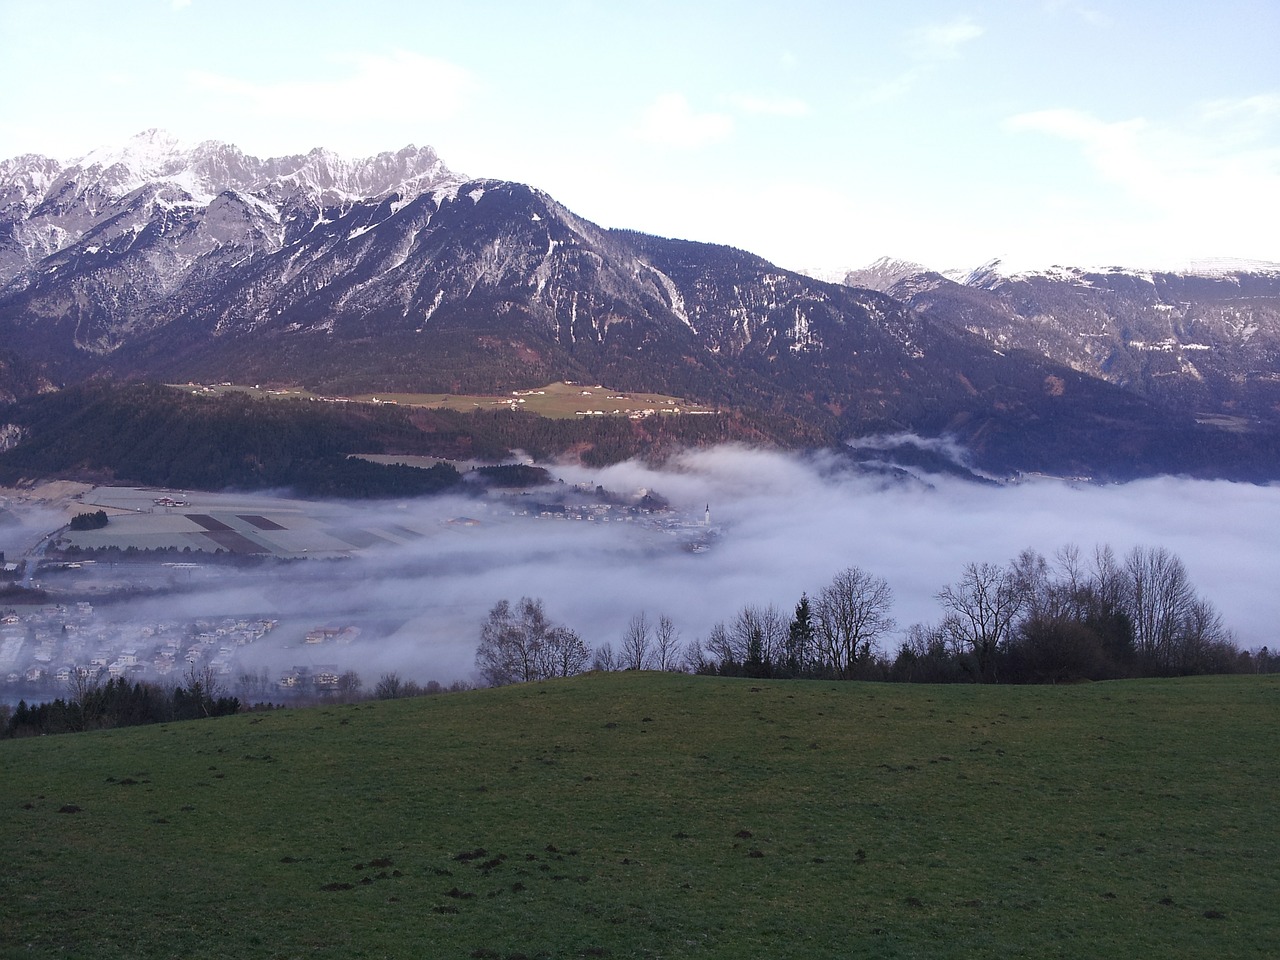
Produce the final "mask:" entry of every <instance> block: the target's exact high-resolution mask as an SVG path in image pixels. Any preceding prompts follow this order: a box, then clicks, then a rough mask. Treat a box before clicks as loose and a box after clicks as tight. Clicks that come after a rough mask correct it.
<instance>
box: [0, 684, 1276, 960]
mask: <svg viewBox="0 0 1280 960" xmlns="http://www.w3.org/2000/svg"><path fill="white" fill-rule="evenodd" d="M1278 719H1280V678H1275V677H1261V678H1257V677H1228V678H1212V679H1195V680H1181V681H1136V682H1125V683H1105V684H1093V685H1086V686H1073V687H1038V688H1031V687H1023V688H982V687H961V686H955V687H926V686H885V685H878V684H861V683H850V684H835V683H813V682H767V681H742V680H721V679H715V678H700V677H681V676H666V675H655V674H614V675H593V676H587V677H581V678H577V679H574V680H569V681H560V682H554V683H547V684H538V685H529V686H522V687H509V688H505V689H501V690H490V691H478V692H475V693H469V694H456V695H449V696H443V697H435V698H430V699H422V700H411V701H392V702H381V703H368V704H359V705H353V706H334V707H331V708H316V709H311V710H294V711H283V712H278V713H267V714H256V715H242V716H236V717H230V718H225V719H222V720H207V721H199V722H194V723H187V724H173V725H169V726H165V727H152V728H137V729H131V730H120V731H108V732H105V733H97V734H82V735H77V736H63V737H51V738H47V739H43V740H40V741H17V742H4V743H0V816H2V817H3V820H0V944H3V946H2V947H0V957H6V958H8V957H51V956H73V957H80V956H83V957H105V958H110V957H184V958H188V957H233V956H235V957H238V956H244V957H249V956H252V957H303V956H306V957H333V958H339V957H343V958H345V957H433V958H434V957H470V956H476V957H503V958H507V957H515V956H521V955H523V956H526V957H536V956H546V957H581V956H609V957H861V956H866V957H929V958H934V957H992V958H996V957H999V958H1007V957H1103V956H1116V957H1162V958H1169V957H1204V958H1211V957H1212V958H1224V957H1260V958H1261V957H1274V956H1277V955H1280V924H1277V916H1280V913H1278V910H1280V907H1278V905H1280V866H1278V864H1280V827H1278V825H1277V824H1278V821H1277V809H1280V804H1278V803H1277V801H1280V753H1278V752H1277V750H1276V742H1277V741H1276V721H1277V720H1278ZM130 781H135V782H130ZM67 804H73V805H75V806H78V807H79V808H81V809H80V812H78V813H60V812H59V810H60V809H61V808H63V807H64V805H67ZM477 851H483V852H477ZM460 854H465V855H466V857H467V858H463V859H459V855H460ZM468 858H469V859H468Z"/></svg>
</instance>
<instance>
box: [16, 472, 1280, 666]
mask: <svg viewBox="0 0 1280 960" xmlns="http://www.w3.org/2000/svg"><path fill="white" fill-rule="evenodd" d="M552 473H553V475H554V476H555V477H557V478H558V479H562V480H563V481H564V482H565V483H566V484H590V485H591V486H593V487H594V486H595V485H601V486H603V487H605V488H606V489H609V490H613V491H617V492H619V493H634V492H635V491H637V490H638V489H640V488H645V489H648V490H651V491H656V492H657V493H660V494H661V495H662V496H663V497H665V498H666V499H667V500H668V501H669V502H670V504H671V507H672V509H673V510H674V511H676V512H677V513H683V514H685V515H687V516H688V517H689V518H690V521H691V522H693V521H696V520H701V519H702V518H703V516H704V511H705V509H706V508H707V507H708V506H709V507H710V511H711V527H712V529H713V530H715V531H716V536H715V538H714V539H713V541H712V543H711V546H710V549H708V550H706V551H705V552H691V551H689V550H687V549H682V547H681V544H680V542H679V540H678V539H677V538H676V537H674V536H673V535H672V534H671V533H668V532H664V531H661V530H657V529H653V528H650V527H647V526H644V525H641V524H633V523H620V522H619V523H598V522H584V521H574V520H568V519H537V518H533V517H515V516H511V509H510V505H511V504H512V503H516V504H518V503H519V502H520V497H519V496H518V495H516V496H513V497H511V498H508V499H502V498H498V497H491V498H489V499H488V500H477V499H472V498H460V497H444V498H432V499H427V500H421V501H408V502H399V503H393V504H379V505H368V504H350V503H336V504H323V505H312V506H311V507H309V508H308V509H314V510H319V511H323V512H325V513H326V514H327V515H328V516H329V517H330V518H331V519H332V520H333V522H339V521H340V522H343V523H346V524H349V525H352V526H360V527H362V528H364V529H376V528H380V527H381V528H386V527H390V526H394V527H395V528H396V529H399V530H405V531H413V532H414V533H415V536H414V537H412V538H410V539H409V540H408V542H405V543H399V544H391V543H383V544H381V545H378V546H370V547H368V548H365V549H361V550H357V551H354V552H353V553H354V555H353V556H351V557H350V558H347V559H331V560H303V561H294V562H288V563H278V562H267V563H265V564H263V565H260V566H255V567H251V568H248V569H235V568H222V567H217V566H213V565H208V566H206V565H201V566H200V567H199V569H197V570H195V571H191V572H189V573H185V574H182V575H177V574H174V575H170V576H171V586H172V589H173V592H171V593H164V594H160V595H157V596H153V597H149V598H143V599H138V600H129V601H127V602H116V603H110V604H108V603H103V604H100V605H98V610H97V615H98V616H100V617H101V618H103V619H105V620H107V621H109V622H110V623H111V624H112V626H113V630H114V632H115V634H116V635H118V636H119V637H120V638H121V641H120V642H121V643H124V642H128V641H129V639H130V638H131V637H133V638H136V637H137V636H138V634H139V631H140V629H141V627H142V625H144V624H148V623H154V622H157V621H165V620H170V621H172V620H183V621H193V620H196V619H199V618H211V617H227V616H243V617H271V618H277V619H279V620H280V621H281V627H280V628H279V629H277V630H275V631H272V632H271V633H270V634H268V635H267V636H266V637H264V638H263V639H262V640H261V641H259V642H257V643H254V644H252V645H249V646H245V647H242V648H238V649H237V651H236V657H237V661H238V664H237V669H238V670H242V671H244V672H255V671H265V672H266V673H267V674H268V675H269V676H271V677H273V678H278V677H279V676H280V674H281V672H282V671H285V670H288V669H290V668H292V667H296V666H308V667H315V666H317V665H319V664H323V665H326V666H335V667H337V668H339V669H342V670H346V669H354V670H356V671H357V672H359V673H360V675H361V676H362V678H363V679H364V681H365V685H366V689H367V688H369V687H371V686H372V685H373V683H374V682H375V681H376V680H377V678H378V676H379V675H380V674H382V673H385V672H391V671H395V672H397V673H398V674H399V675H400V676H401V677H404V678H406V679H414V680H417V681H418V682H426V681H429V680H437V681H440V682H441V683H445V684H447V683H450V682H452V681H455V680H473V679H474V678H475V669H474V662H473V660H474V652H475V646H476V643H477V641H478V638H479V631H480V626H481V623H482V622H483V620H484V618H485V616H486V614H487V612H488V610H489V608H490V607H492V606H493V604H494V603H496V602H497V601H499V600H501V599H504V598H506V599H510V600H512V601H514V600H516V599H518V598H519V597H521V596H530V597H536V598H541V599H542V600H543V602H544V604H545V607H546V611H547V613H548V615H549V616H550V617H551V618H552V619H553V620H555V621H556V622H558V623H562V624H564V625H566V626H569V627H571V628H572V629H574V630H576V631H578V633H579V634H580V635H581V636H582V637H583V639H584V640H585V641H586V643H587V644H588V645H589V646H592V647H598V646H600V645H602V644H605V643H610V644H612V645H613V646H614V647H615V649H616V648H617V647H618V646H619V644H620V640H621V637H622V634H623V631H624V628H625V627H626V624H627V621H628V620H629V618H630V617H631V616H632V615H633V614H634V613H637V612H640V611H644V612H646V613H647V614H648V615H649V617H650V620H651V621H655V620H656V619H657V617H658V616H660V615H663V614H665V615H667V616H670V617H671V618H672V620H673V621H674V622H675V625H676V627H677V629H678V630H679V631H680V635H681V639H682V641H683V642H688V641H691V640H695V639H702V638H705V637H706V636H707V633H708V632H709V631H710V629H711V627H712V626H713V625H714V624H715V623H716V622H717V621H719V620H728V619H730V618H732V617H733V615H734V614H735V613H736V612H737V611H738V609H739V608H741V607H742V606H743V605H744V604H749V603H750V604H760V605H764V604H770V603H772V604H776V605H777V606H778V608H779V609H780V610H782V611H783V612H784V613H785V614H788V615H789V614H790V613H791V611H792V610H793V609H794V607H795V604H796V602H797V601H798V600H799V598H800V595H801V594H802V593H805V592H807V593H808V594H810V595H811V596H812V595H813V594H815V593H816V592H817V591H819V590H820V589H821V588H822V587H823V586H824V585H826V584H827V583H828V582H829V581H830V580H831V578H832V577H833V576H834V575H835V574H836V573H837V572H838V571H839V570H841V569H843V568H845V567H848V566H855V565H856V566H859V567H862V568H864V569H865V570H867V571H869V572H871V573H873V574H876V575H878V576H881V577H884V578H885V579H886V580H887V581H888V582H889V584H890V586H891V587H892V589H893V591H894V595H895V599H896V602H895V604H894V609H893V611H892V612H893V616H894V617H895V619H896V620H897V622H898V625H899V629H898V632H897V633H896V634H895V635H894V636H892V637H890V639H889V641H888V643H887V644H886V647H887V650H888V651H889V652H892V650H893V649H895V648H896V646H897V643H898V640H899V638H900V637H901V636H902V635H903V634H904V633H905V631H906V629H907V628H908V627H909V626H910V625H911V624H913V623H917V622H919V623H933V622H936V621H937V620H938V619H940V617H941V611H940V608H939V607H938V604H937V602H936V601H935V599H934V597H935V595H936V593H937V592H938V590H939V589H941V588H942V587H943V586H944V585H946V584H947V583H950V582H952V581H954V580H956V579H958V578H959V576H960V573H961V571H962V568H963V567H964V565H965V564H966V563H969V562H982V561H991V562H995V563H1005V562H1007V561H1009V560H1010V559H1012V558H1013V557H1014V556H1015V555H1016V554H1017V553H1018V552H1019V551H1021V550H1023V549H1024V548H1032V549H1035V550H1038V551H1040V552H1042V553H1044V554H1045V555H1046V556H1048V557H1050V558H1051V559H1052V556H1053V554H1054V552H1055V551H1056V550H1058V549H1059V548H1060V547H1062V546H1064V545H1066V544H1076V545H1078V546H1079V547H1080V548H1081V551H1082V553H1084V554H1085V555H1086V556H1087V555H1088V554H1089V553H1090V552H1091V551H1092V550H1093V548H1094V546H1095V545H1099V544H1109V545H1111V546H1112V547H1113V548H1114V549H1115V550H1116V551H1117V553H1120V554H1123V553H1124V552H1125V551H1127V550H1129V549H1130V548H1131V547H1134V546H1138V545H1146V546H1164V547H1166V548H1168V549H1169V550H1171V551H1173V552H1174V553H1176V554H1178V555H1179V556H1180V557H1181V558H1182V560H1183V562H1184V563H1185V565H1186V567H1187V570H1188V572H1189V574H1190V577H1191V580H1192V583H1193V584H1194V586H1195V588H1196V589H1197V591H1198V592H1199V593H1200V594H1201V596H1203V597H1205V598H1206V599H1208V600H1209V601H1210V602H1211V603H1212V604H1213V605H1214V606H1215V607H1216V608H1217V609H1218V610H1219V611H1220V612H1221V613H1222V615H1223V618H1224V620H1225V621H1226V624H1227V626H1228V627H1229V628H1231V629H1232V630H1233V631H1234V632H1235V634H1236V636H1237V639H1238V640H1239V642H1240V643H1241V644H1242V645H1243V646H1245V647H1250V648H1257V647H1260V646H1263V645H1269V646H1272V647H1274V646H1275V645H1276V640H1275V636H1274V629H1275V627H1274V625H1275V624H1276V623H1277V622H1280V592H1278V591H1277V590H1276V588H1275V585H1276V583H1277V582H1280V551H1277V550H1276V549H1275V547H1274V544H1273V542H1272V536H1273V533H1274V531H1275V530H1277V529H1280V489H1278V488H1277V487H1275V486H1251V485H1245V484H1234V483H1228V482H1207V481H1193V480H1184V479H1178V478H1170V477H1165V478H1159V479H1152V480H1144V481H1139V482H1134V483H1129V484H1124V485H1110V486H1098V485H1085V484H1070V483H1065V482H1060V481H1051V480H1037V481H1030V482H1025V483H1021V484H1018V485H1012V486H995V485H985V484H974V483H968V482H965V481H962V480H957V479H951V478H943V477H936V476H931V477H924V478H915V479H907V480H903V479H901V478H892V479H891V478H887V477H885V476H883V475H882V476H874V475H867V474H866V473H863V472H861V471H858V470H856V469H855V468H853V467H851V466H850V465H849V464H848V462H847V461H844V460H842V459H840V458H838V457H836V456H833V455H814V456H808V457H802V456H795V455H788V454H781V453H776V452H765V451H760V450H754V449H747V448H742V447H720V448H717V449H712V450H705V451H691V452H687V453H685V454H683V455H682V456H679V457H678V458H676V459H674V460H672V461H670V462H669V463H668V465H667V466H665V467H664V468H662V469H660V470H659V469H654V468H651V467H646V466H644V465H642V464H639V463H625V464H621V465H618V466H614V467H609V468H606V469H602V470H590V469H587V468H583V467H580V466H569V465H563V466H558V467H555V468H553V470H552ZM211 496H214V497H216V496H219V495H211ZM530 496H531V497H534V498H536V496H537V494H536V492H535V493H534V494H531V495H530ZM280 503H281V504H282V509H283V508H284V505H287V504H289V503H290V501H287V500H281V501H280ZM293 503H296V501H293ZM459 517H468V518H474V519H475V520H478V521H479V522H478V523H477V524H474V525H461V524H457V523H453V524H451V523H448V522H447V521H449V520H451V519H455V518H459ZM334 518H337V519H334ZM24 521H25V524H26V525H25V526H24V527H23V528H21V529H20V531H15V530H14V529H10V530H9V531H8V532H7V533H6V532H4V531H0V540H4V541H6V542H9V541H12V540H13V539H14V538H15V537H16V536H17V535H18V533H20V534H21V536H22V537H23V538H26V539H28V540H29V539H30V538H31V537H32V536H37V537H38V535H39V533H40V532H41V523H49V522H50V521H49V517H48V516H40V517H31V516H28V517H25V518H24ZM58 522H59V523H60V522H62V521H60V520H59V521H58ZM52 526H56V524H52V525H51V526H45V527H44V528H43V532H48V530H49V529H52ZM0 548H3V543H0ZM324 624H333V625H345V624H355V625H357V626H359V629H360V634H359V636H358V637H357V638H356V639H355V640H354V641H353V642H350V643H346V644H324V645H318V646H311V645H305V644H303V643H302V640H301V638H302V635H303V634H304V633H305V632H306V630H308V629H311V628H314V627H316V626H319V625H324Z"/></svg>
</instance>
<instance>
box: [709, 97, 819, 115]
mask: <svg viewBox="0 0 1280 960" xmlns="http://www.w3.org/2000/svg"><path fill="white" fill-rule="evenodd" d="M729 102H730V103H731V104H732V105H733V106H734V107H735V108H736V109H738V110H740V111H742V112H743V113H748V114H755V115H760V116H769V117H806V116H808V115H809V114H810V113H812V112H813V108H812V107H810V106H809V104H808V103H807V102H805V101H804V100H801V99H799V98H798V97H753V96H747V95H739V96H734V97H730V98H729Z"/></svg>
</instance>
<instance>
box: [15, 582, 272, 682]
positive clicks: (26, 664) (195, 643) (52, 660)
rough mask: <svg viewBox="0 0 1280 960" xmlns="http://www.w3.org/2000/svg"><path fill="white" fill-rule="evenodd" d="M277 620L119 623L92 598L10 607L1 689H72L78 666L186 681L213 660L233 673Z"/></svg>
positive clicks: (218, 672)
mask: <svg viewBox="0 0 1280 960" xmlns="http://www.w3.org/2000/svg"><path fill="white" fill-rule="evenodd" d="M277 625H278V621H276V620H272V619H257V620H253V619H245V618H239V617H221V618H207V619H199V620H194V621H190V622H183V621H179V620H162V621H156V622H151V623H128V624H119V623H114V622H112V621H111V620H109V619H107V618H105V617H103V616H101V615H100V614H99V613H98V612H97V611H96V610H95V609H94V606H93V604H92V603H89V602H86V601H78V602H74V603H50V604H44V605H40V606H35V607H30V606H25V607H21V608H18V607H9V608H5V609H4V610H3V612H2V613H0V697H2V698H3V699H4V700H6V701H13V702H16V701H17V700H18V699H22V698H25V699H27V700H40V699H50V698H53V697H59V696H64V695H65V694H66V692H67V687H68V684H69V683H70V682H71V680H72V679H73V677H74V676H75V673H76V671H88V673H89V675H91V676H93V677H95V678H97V677H101V678H103V679H106V678H111V679H115V678H121V679H124V680H127V681H151V682H154V681H160V682H165V681H168V680H174V681H178V682H180V681H181V680H182V678H183V677H184V676H185V675H187V674H188V673H189V672H191V671H192V670H195V671H197V672H199V671H203V670H204V669H205V668H209V669H211V670H212V672H213V675H215V676H221V677H230V676H231V675H232V674H233V673H234V671H235V669H236V654H237V651H238V650H239V649H240V648H243V647H246V646H248V645H250V644H253V643H257V642H258V641H260V640H261V639H262V638H263V637H265V636H266V635H267V634H269V633H270V632H271V631H272V630H274V629H275V628H276V627H277Z"/></svg>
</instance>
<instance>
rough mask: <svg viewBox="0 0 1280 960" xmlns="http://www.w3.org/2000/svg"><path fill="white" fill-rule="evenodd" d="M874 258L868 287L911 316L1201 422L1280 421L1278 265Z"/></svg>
mask: <svg viewBox="0 0 1280 960" xmlns="http://www.w3.org/2000/svg"><path fill="white" fill-rule="evenodd" d="M885 263H886V261H878V262H877V263H876V264H873V265H872V266H871V267H869V268H867V269H865V270H859V271H850V272H849V273H848V274H846V277H845V282H846V283H849V284H852V285H855V286H865V285H874V286H875V288H876V289H880V290H883V291H885V292H887V293H889V294H890V295H891V296H894V297H897V298H899V299H901V300H902V301H903V302H905V303H907V304H909V305H910V306H911V307H912V308H913V309H914V310H915V311H916V312H917V313H918V314H920V315H921V316H924V317H928V318H930V319H932V320H934V321H936V322H941V323H946V324H950V325H952V326H954V327H956V328H959V329H963V330H967V331H969V332H971V333H974V334H976V335H978V336H981V337H983V338H984V339H985V340H987V341H988V342H990V343H992V344H993V345H994V346H997V347H998V348H1000V349H1003V350H1025V351H1030V352H1033V353H1036V354H1039V355H1041V356H1045V357H1049V358H1051V359H1053V360H1056V361H1058V362H1060V363H1064V364H1066V365H1068V366H1070V367H1072V368H1073V369H1075V370H1079V371H1081V372H1084V373H1087V374H1089V375H1091V376H1095V377H1099V378H1101V379H1105V380H1108V381H1110V382H1112V383H1115V384H1118V385H1121V386H1123V387H1125V388H1126V389H1130V390H1133V391H1135V392H1137V393H1139V394H1142V395H1144V396H1148V397H1151V398H1153V399H1156V400H1158V401H1160V402H1161V403H1164V404H1168V405H1170V406H1172V407H1173V408H1175V409H1178V410H1181V411H1185V412H1187V413H1190V414H1193V415H1196V416H1199V417H1201V418H1203V419H1215V418H1218V419H1225V420H1230V419H1232V418H1240V420H1239V423H1237V424H1236V426H1247V425H1248V424H1249V423H1250V422H1259V421H1261V422H1271V423H1275V422H1280V264H1272V263H1264V262H1258V261H1225V260H1218V261H1206V262H1200V263H1194V264H1188V265H1187V269H1186V270H1183V271H1163V272H1161V271H1145V270H1126V269H1123V268H1119V267H1111V268H1094V269H1086V268H1075V267H1052V268H1049V269H1046V270H1038V271H1025V272H1018V273H1013V272H1006V271H1004V270H1002V269H1001V265H1000V263H999V261H993V262H991V263H989V264H985V265H983V266H982V267H979V268H977V269H975V270H966V271H947V272H945V273H938V272H933V271H929V270H926V269H925V268H923V267H921V268H919V269H915V270H913V269H912V265H901V266H900V267H899V268H898V269H896V270H890V269H886V267H885Z"/></svg>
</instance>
